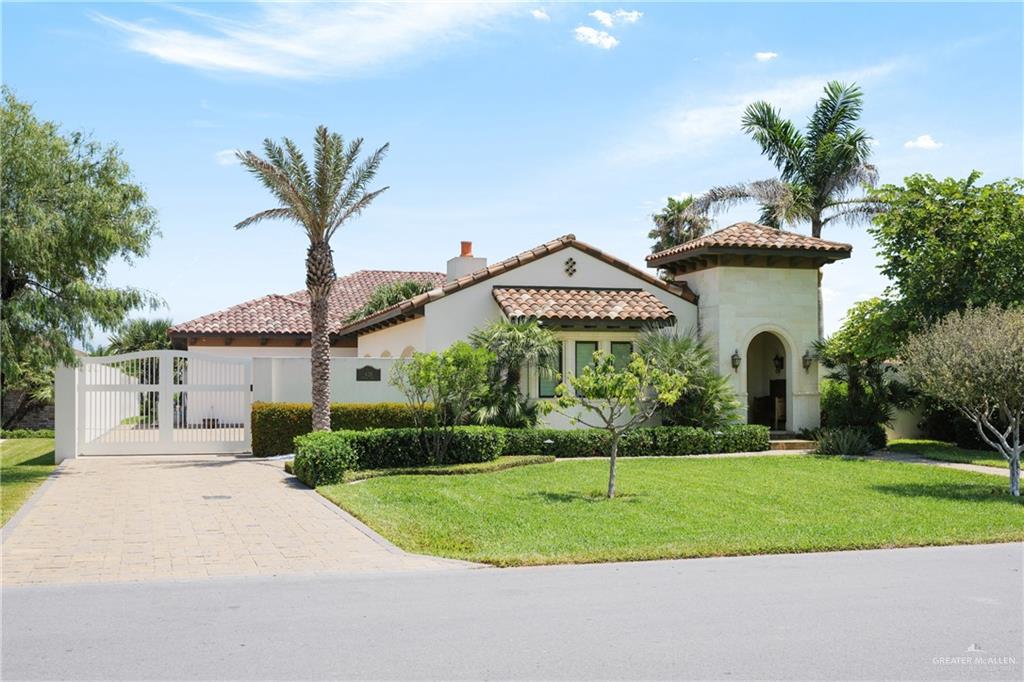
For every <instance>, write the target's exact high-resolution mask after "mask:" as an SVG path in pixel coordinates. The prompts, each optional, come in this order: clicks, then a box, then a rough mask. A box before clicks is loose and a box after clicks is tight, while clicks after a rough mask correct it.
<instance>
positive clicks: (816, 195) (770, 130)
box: [690, 81, 880, 336]
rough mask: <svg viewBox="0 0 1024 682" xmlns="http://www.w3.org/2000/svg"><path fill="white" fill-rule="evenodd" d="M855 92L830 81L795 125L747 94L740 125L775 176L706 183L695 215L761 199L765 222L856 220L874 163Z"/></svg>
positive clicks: (872, 209)
mask: <svg viewBox="0 0 1024 682" xmlns="http://www.w3.org/2000/svg"><path fill="white" fill-rule="evenodd" d="M862 110H863V93H862V92H861V89H860V88H859V87H858V86H857V85H856V84H851V85H845V84H843V83H840V82H838V81H830V82H829V83H828V84H826V85H825V93H824V95H822V97H821V99H820V100H818V103H817V105H816V106H815V108H814V113H813V114H812V115H811V118H810V120H809V121H808V123H807V130H806V131H804V132H801V131H800V130H798V129H797V127H796V125H795V124H794V123H793V122H792V121H790V120H788V119H785V118H783V117H782V114H781V112H779V110H778V109H775V108H774V107H772V105H771V104H769V103H768V102H763V101H762V102H754V103H753V104H751V105H750V106H748V107H747V109H746V111H745V112H744V114H743V119H742V127H743V131H744V132H745V133H747V134H748V135H750V136H751V137H752V138H753V139H754V141H755V142H757V143H758V145H760V147H761V153H762V154H763V155H764V156H767V157H768V158H769V159H770V160H771V162H772V163H773V164H775V168H776V169H777V170H778V171H779V177H778V178H769V179H767V180H758V181H755V182H744V183H739V184H735V185H724V186H720V187H713V188H711V189H710V190H708V191H707V192H706V193H705V194H703V195H701V196H700V197H698V198H697V199H695V200H694V202H693V203H692V204H691V205H690V211H691V212H693V213H695V214H697V215H706V214H708V213H715V212H718V211H721V210H723V209H726V208H729V207H731V206H734V205H736V204H737V203H740V202H744V201H750V200H753V201H756V202H758V203H759V204H761V218H760V219H761V221H762V222H764V223H765V224H767V225H771V226H773V227H782V226H783V225H787V224H788V225H795V224H800V223H805V222H809V223H810V224H811V235H812V236H814V237H821V232H822V229H823V228H824V227H825V226H827V225H828V224H830V223H832V222H833V221H835V220H844V221H846V222H848V223H851V224H853V223H857V222H859V221H861V220H865V219H867V218H870V217H871V216H872V215H874V214H875V213H877V212H878V211H879V210H880V207H879V206H878V205H877V203H875V202H873V201H872V200H870V199H869V198H868V197H865V196H852V193H853V192H854V190H856V189H857V188H859V187H862V186H874V185H875V183H876V182H877V180H878V171H877V169H876V168H875V166H873V165H872V164H871V163H869V162H868V161H869V159H870V157H871V141H872V138H871V137H870V136H868V134H867V133H866V132H864V129H863V128H860V127H858V126H857V121H858V120H859V119H860V116H861V112H862ZM822 332H823V330H822V314H821V274H820V272H819V275H818V333H819V336H820V335H822Z"/></svg>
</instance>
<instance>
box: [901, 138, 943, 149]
mask: <svg viewBox="0 0 1024 682" xmlns="http://www.w3.org/2000/svg"><path fill="white" fill-rule="evenodd" d="M903 146H904V147H906V148H907V149H927V150H932V149H938V148H939V147H941V146H942V143H941V142H936V141H935V140H933V139H932V136H931V135H918V136H917V137H915V138H914V139H913V140H907V141H906V142H904V143H903Z"/></svg>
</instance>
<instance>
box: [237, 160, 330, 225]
mask: <svg viewBox="0 0 1024 682" xmlns="http://www.w3.org/2000/svg"><path fill="white" fill-rule="evenodd" d="M277 150H278V151H279V150H280V148H277ZM281 160H282V161H283V157H281ZM240 161H241V163H242V166H244V167H245V168H246V169H247V170H248V171H249V172H250V173H252V174H253V175H255V176H256V177H257V178H259V180H260V182H262V183H263V186H264V187H266V188H267V189H268V190H270V193H271V194H273V195H274V196H275V197H276V198H277V200H278V201H280V202H281V203H282V204H283V205H284V206H285V207H288V208H290V209H291V210H292V211H294V213H295V216H296V218H297V219H298V220H299V222H301V223H302V224H303V226H304V227H307V231H308V226H309V225H310V224H311V223H313V222H314V221H313V219H312V216H311V215H310V214H309V207H308V203H307V202H306V201H305V200H304V199H303V197H302V195H301V194H300V192H299V190H298V189H297V188H296V187H295V186H294V185H293V184H292V182H291V180H290V179H289V178H288V176H287V174H286V172H285V171H283V170H281V169H280V168H279V167H278V166H277V165H276V164H274V163H272V162H270V161H267V160H264V159H261V158H260V157H259V156H257V155H256V154H254V153H253V152H245V153H244V154H243V155H241V157H240Z"/></svg>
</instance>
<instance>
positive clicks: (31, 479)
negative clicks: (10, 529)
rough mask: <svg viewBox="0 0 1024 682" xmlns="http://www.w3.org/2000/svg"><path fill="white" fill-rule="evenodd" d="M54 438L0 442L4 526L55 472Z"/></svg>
mask: <svg viewBox="0 0 1024 682" xmlns="http://www.w3.org/2000/svg"><path fill="white" fill-rule="evenodd" d="M53 466H54V465H53V439H52V438H19V439H15V440H5V441H4V442H3V443H0V525H3V524H5V523H7V521H8V519H10V518H11V517H12V516H14V514H15V512H17V511H18V509H19V508H20V507H21V505H22V504H24V503H25V500H27V499H28V498H29V496H30V495H31V494H32V493H33V492H34V491H35V489H36V488H38V487H39V485H40V484H41V483H42V482H43V480H45V479H46V477H47V476H48V475H49V474H50V472H51V471H53Z"/></svg>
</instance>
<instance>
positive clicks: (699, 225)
mask: <svg viewBox="0 0 1024 682" xmlns="http://www.w3.org/2000/svg"><path fill="white" fill-rule="evenodd" d="M691 204H693V197H686V198H684V199H675V198H673V197H669V198H668V203H667V204H666V205H665V208H663V209H661V211H659V212H658V213H655V214H654V215H652V216H651V220H653V221H654V229H652V230H651V231H650V232H648V233H647V237H648V238H649V239H653V240H654V243H653V244H651V253H658V252H659V251H664V250H665V249H670V248H672V247H673V246H678V245H679V244H683V243H684V242H688V241H690V240H692V239H697V238H698V237H703V236H704V234H705V233H706V232H707V231H708V227H709V226H710V224H711V221H709V220H708V219H707V218H706V217H705V216H702V215H695V214H693V213H691V212H690V205H691Z"/></svg>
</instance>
